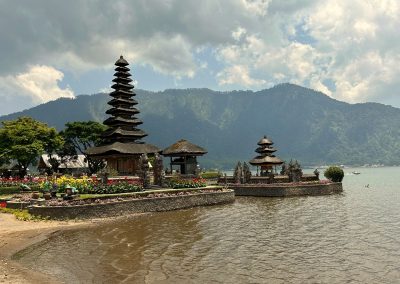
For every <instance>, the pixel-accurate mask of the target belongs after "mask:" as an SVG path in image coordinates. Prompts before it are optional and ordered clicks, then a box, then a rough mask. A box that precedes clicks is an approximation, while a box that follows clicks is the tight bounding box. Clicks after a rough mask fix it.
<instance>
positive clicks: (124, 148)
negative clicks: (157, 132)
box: [86, 142, 160, 156]
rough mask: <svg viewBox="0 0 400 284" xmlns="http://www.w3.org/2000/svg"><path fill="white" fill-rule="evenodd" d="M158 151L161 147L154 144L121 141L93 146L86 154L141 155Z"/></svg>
mask: <svg viewBox="0 0 400 284" xmlns="http://www.w3.org/2000/svg"><path fill="white" fill-rule="evenodd" d="M158 152H160V149H159V148H158V147H156V146H154V145H152V144H144V143H120V142H115V143H112V144H109V145H104V146H98V147H92V148H89V149H88V150H86V154H88V155H90V156H103V155H104V156H107V155H112V154H124V155H141V154H152V153H158Z"/></svg>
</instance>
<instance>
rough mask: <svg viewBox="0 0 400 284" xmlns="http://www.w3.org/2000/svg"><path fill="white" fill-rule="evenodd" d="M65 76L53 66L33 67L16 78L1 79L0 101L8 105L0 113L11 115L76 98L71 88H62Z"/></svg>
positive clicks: (6, 77) (0, 109)
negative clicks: (61, 82)
mask: <svg viewBox="0 0 400 284" xmlns="http://www.w3.org/2000/svg"><path fill="white" fill-rule="evenodd" d="M63 77H64V74H63V73H62V72H61V71H59V70H56V69H55V68H53V67H51V66H45V65H36V66H31V67H30V68H29V69H28V70H27V71H26V72H25V73H21V74H18V75H15V76H5V77H0V94H1V95H0V99H1V100H2V101H5V102H6V104H4V105H3V107H2V108H0V112H2V113H9V112H12V111H15V110H18V109H20V107H21V106H23V107H31V106H34V105H36V104H41V103H45V102H48V101H52V100H56V99H58V98H61V97H64V98H74V97H75V96H74V93H73V91H72V90H70V89H69V88H64V89H62V88H60V87H59V86H58V83H59V82H60V81H62V79H63Z"/></svg>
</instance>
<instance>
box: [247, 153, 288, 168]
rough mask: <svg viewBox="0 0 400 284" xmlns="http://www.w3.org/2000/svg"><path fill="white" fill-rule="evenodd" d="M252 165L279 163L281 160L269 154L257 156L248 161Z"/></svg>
mask: <svg viewBox="0 0 400 284" xmlns="http://www.w3.org/2000/svg"><path fill="white" fill-rule="evenodd" d="M249 163H250V164H251V165H253V166H266V165H280V164H283V161H282V160H281V159H279V158H278V157H275V156H273V155H271V156H257V157H255V158H253V159H251V160H250V161H249Z"/></svg>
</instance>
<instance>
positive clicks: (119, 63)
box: [115, 55, 129, 66]
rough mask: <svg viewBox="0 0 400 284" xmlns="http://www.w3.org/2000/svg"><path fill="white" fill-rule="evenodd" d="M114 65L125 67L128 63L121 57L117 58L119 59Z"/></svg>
mask: <svg viewBox="0 0 400 284" xmlns="http://www.w3.org/2000/svg"><path fill="white" fill-rule="evenodd" d="M115 65H117V66H127V65H129V63H128V61H126V60H125V59H124V57H123V56H122V55H121V56H120V57H119V59H118V60H117V61H116V62H115Z"/></svg>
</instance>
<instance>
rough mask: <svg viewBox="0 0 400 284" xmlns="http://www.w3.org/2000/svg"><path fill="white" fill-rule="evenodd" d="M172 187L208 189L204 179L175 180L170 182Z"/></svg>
mask: <svg viewBox="0 0 400 284" xmlns="http://www.w3.org/2000/svg"><path fill="white" fill-rule="evenodd" d="M170 186H171V187H172V188H175V189H178V188H198V187H206V186H207V183H206V181H205V180H204V179H202V178H194V179H191V180H190V179H173V180H171V182H170Z"/></svg>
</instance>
